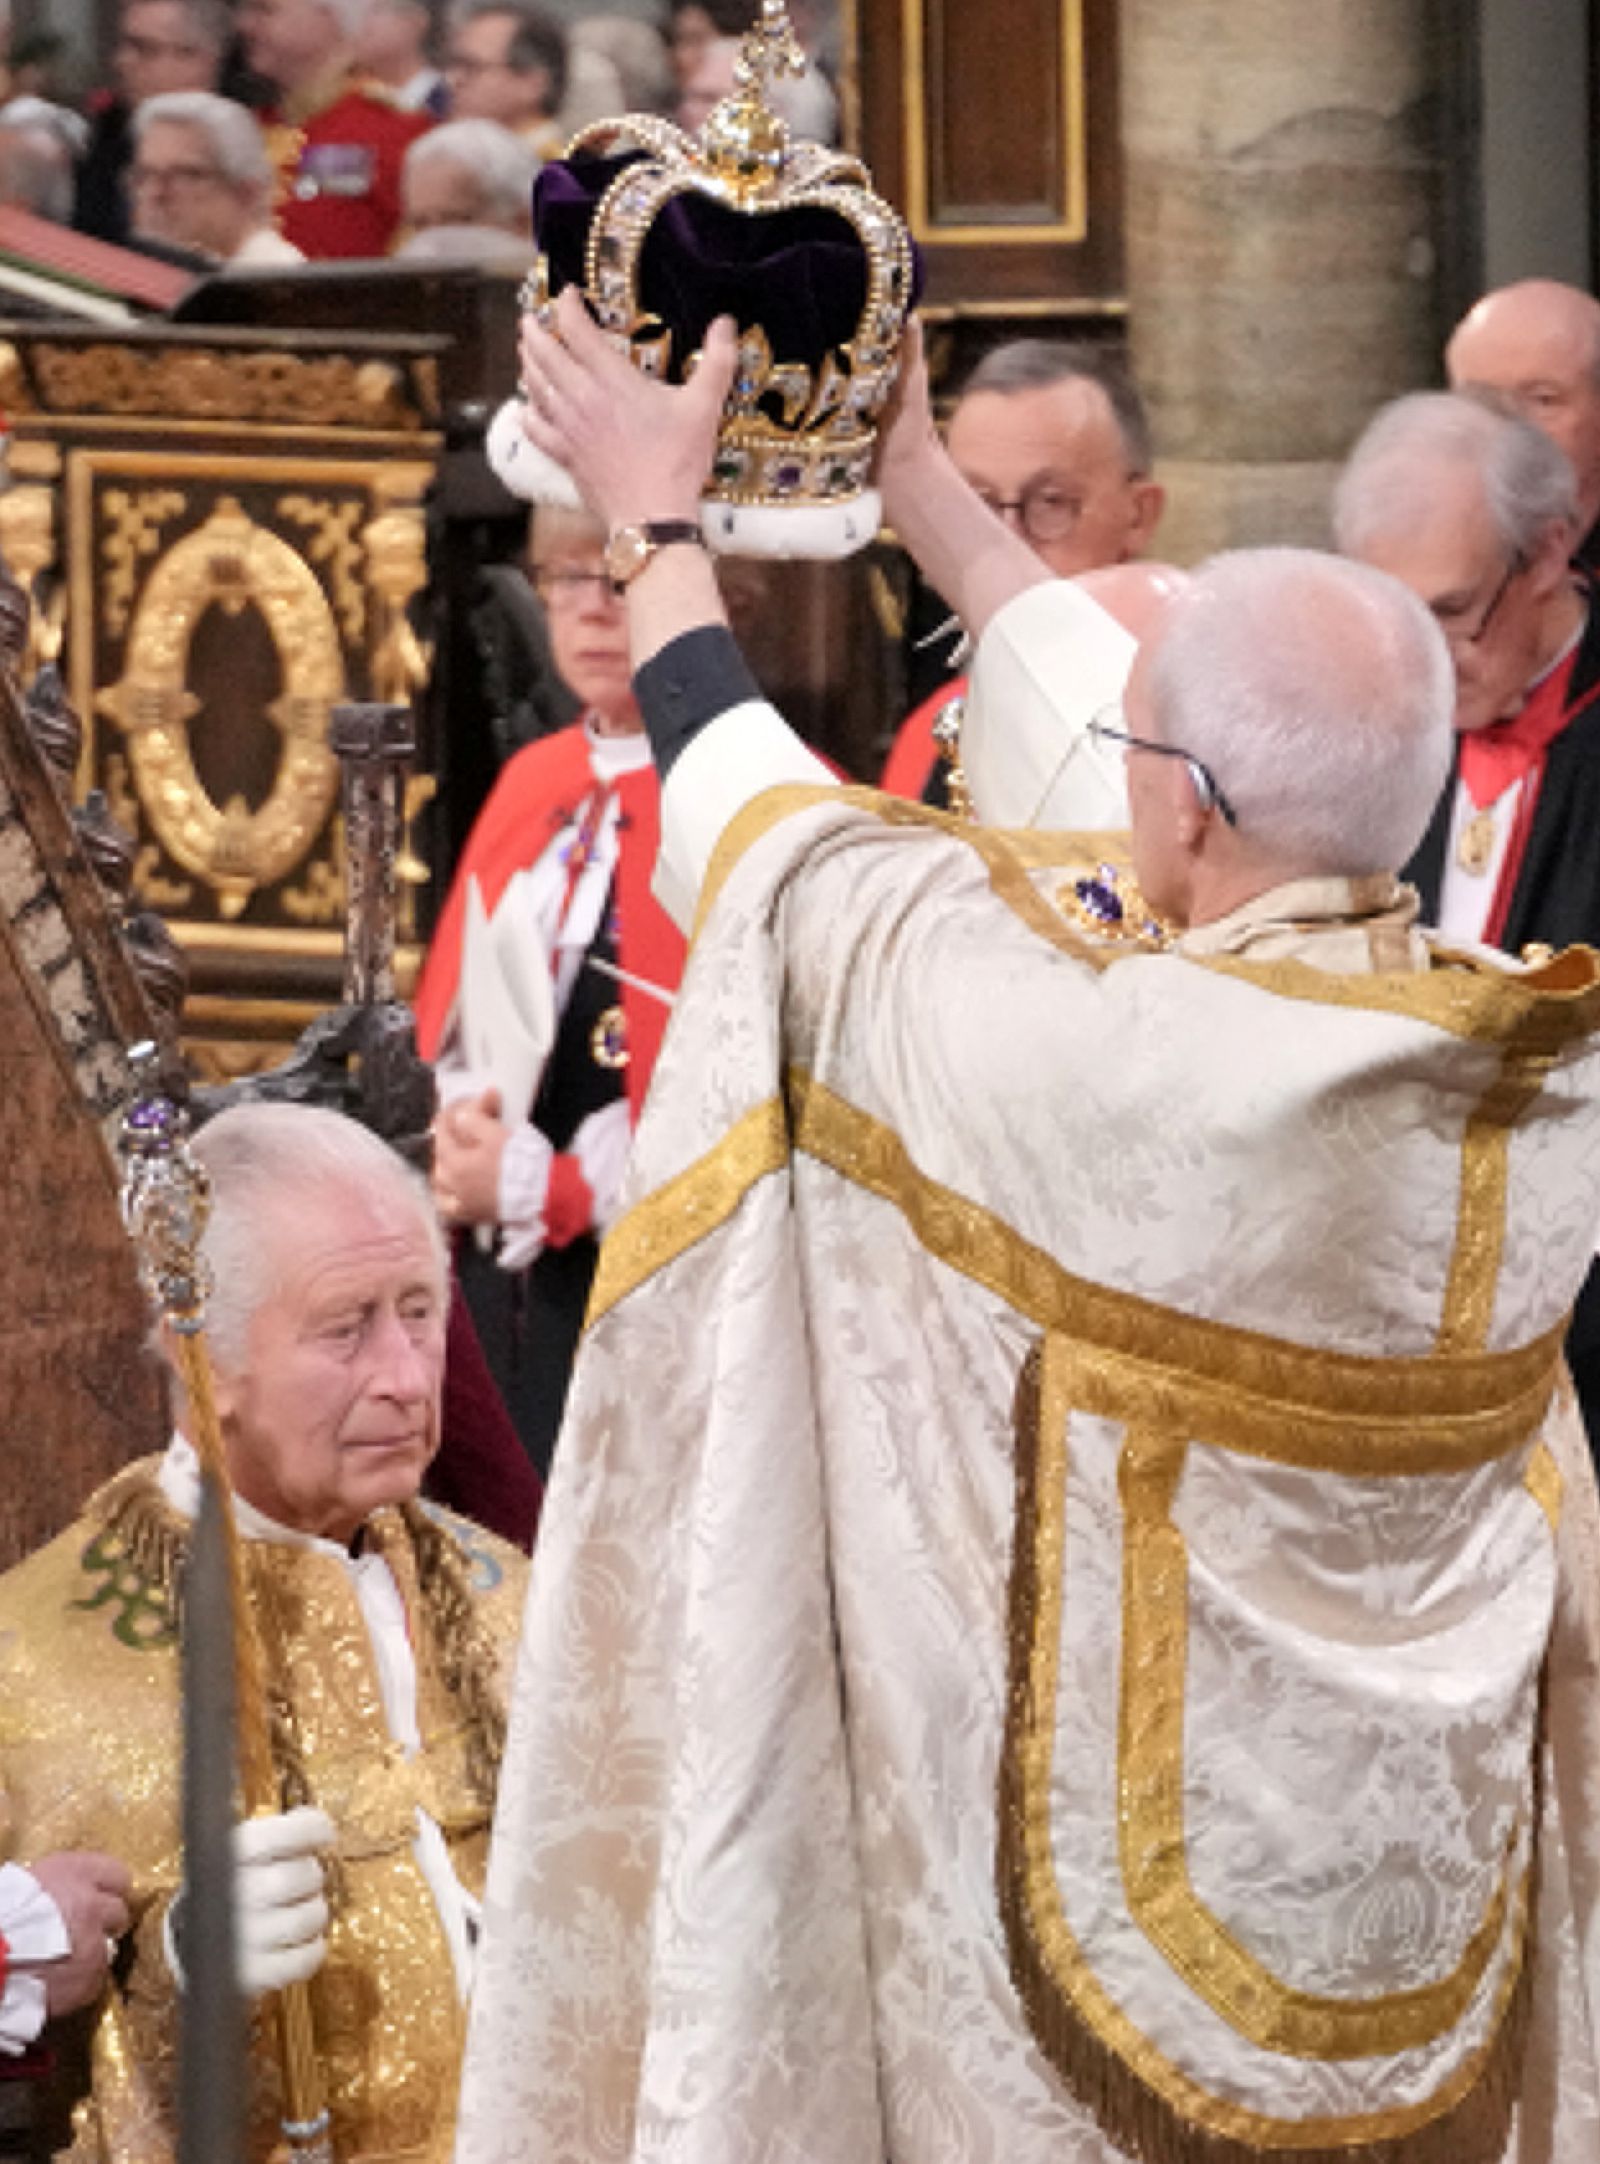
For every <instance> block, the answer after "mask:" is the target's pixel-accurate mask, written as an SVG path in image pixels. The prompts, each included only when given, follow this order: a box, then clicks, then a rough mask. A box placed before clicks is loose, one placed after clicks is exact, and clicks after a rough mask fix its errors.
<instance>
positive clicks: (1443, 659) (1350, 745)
mask: <svg viewBox="0 0 1600 2164" xmlns="http://www.w3.org/2000/svg"><path fill="white" fill-rule="evenodd" d="M1452 698H1453V683H1452V678H1451V671H1450V659H1449V655H1448V653H1447V652H1446V649H1445V642H1444V640H1443V638H1442V637H1441V636H1440V633H1439V630H1438V628H1437V626H1436V625H1435V624H1434V623H1433V622H1432V620H1431V619H1430V617H1429V615H1428V612H1427V610H1426V609H1424V608H1423V607H1422V606H1421V605H1420V604H1419V603H1418V602H1417V601H1416V600H1415V599H1414V598H1413V597H1412V596H1411V595H1410V594H1408V593H1407V592H1406V591H1405V589H1404V588H1403V587H1402V586H1401V585H1400V584H1399V583H1398V582H1397V581H1396V580H1394V579H1391V578H1387V577H1385V576H1384V574H1383V573H1381V572H1378V571H1372V570H1369V569H1367V568H1366V567H1365V566H1364V565H1360V564H1352V563H1344V562H1341V561H1340V560H1339V559H1338V558H1337V557H1332V556H1324V555H1320V554H1317V553H1314V552H1313V551H1311V550H1309V549H1247V550H1239V551H1236V552H1235V553H1233V554H1231V555H1227V556H1219V557H1215V558H1213V560H1212V561H1211V562H1210V563H1209V564H1206V565H1204V566H1202V568H1201V569H1200V570H1199V571H1198V572H1197V573H1196V574H1195V576H1194V577H1193V578H1192V579H1190V580H1188V581H1187V582H1185V583H1184V584H1183V585H1181V586H1180V587H1179V589H1178V591H1177V593H1176V594H1175V595H1174V596H1173V598H1172V599H1171V600H1170V601H1168V602H1167V604H1166V606H1165V607H1164V608H1163V609H1162V611H1161V613H1160V615H1159V616H1158V618H1157V619H1156V622H1155V624H1154V625H1153V627H1152V628H1151V630H1150V631H1149V632H1148V634H1147V635H1146V639H1145V643H1144V645H1143V647H1142V648H1141V651H1140V656H1139V660H1138V662H1137V663H1136V665H1135V668H1134V673H1133V676H1132V678H1130V680H1129V685H1128V699H1127V707H1128V716H1129V724H1130V726H1131V727H1132V728H1133V729H1134V732H1135V734H1139V733H1141V725H1142V726H1143V728H1144V729H1147V730H1148V733H1149V734H1150V735H1152V736H1154V737H1156V738H1157V739H1159V740H1160V741H1161V742H1162V743H1165V744H1170V745H1174V746H1177V747H1180V748H1181V749H1182V750H1184V751H1186V752H1189V753H1192V754H1193V755H1194V756H1195V757H1196V758H1197V759H1199V760H1201V761H1203V762H1204V764H1205V766H1206V767H1207V768H1209V770H1210V772H1211V773H1212V775H1213V776H1214V777H1215V779H1216V781H1217V783H1218V784H1219V785H1220V787H1221V788H1222V790H1223V791H1224V793H1225V794H1226V796H1227V799H1228V802H1229V804H1230V805H1231V806H1232V808H1233V809H1234V811H1235V812H1236V813H1237V815H1238V829H1237V834H1236V836H1234V837H1233V842H1234V845H1236V847H1237V849H1238V851H1239V852H1241V853H1242V854H1243V855H1246V856H1249V857H1251V858H1254V859H1257V860H1259V862H1260V864H1261V865H1262V867H1263V868H1264V869H1265V870H1266V871H1269V872H1270V873H1271V874H1272V875H1273V876H1274V877H1275V878H1285V877H1313V876H1319V875H1329V874H1339V875H1344V876H1349V877H1356V876H1360V875H1363V874H1366V873H1372V872H1393V871H1396V870H1398V868H1399V867H1400V865H1401V864H1403V863H1404V862H1405V860H1406V858H1407V857H1408V856H1409V855H1410V854H1411V851H1412V850H1413V849H1414V848H1415V847H1416V845H1417V842H1418V841H1419V840H1420V838H1421V836H1422V832H1423V829H1424V827H1425V826H1426V825H1427V822H1428V816H1429V813H1430V812H1431V811H1432V809H1433V805H1434V801H1435V799H1436V798H1437V796H1438V794H1439V790H1440V788H1441V787H1442V786H1443V783H1444V779H1445V775H1446V773H1447V772H1448V770H1449V764H1450V711H1451V705H1452ZM1135 808H1136V810H1137V804H1136V807H1135Z"/></svg>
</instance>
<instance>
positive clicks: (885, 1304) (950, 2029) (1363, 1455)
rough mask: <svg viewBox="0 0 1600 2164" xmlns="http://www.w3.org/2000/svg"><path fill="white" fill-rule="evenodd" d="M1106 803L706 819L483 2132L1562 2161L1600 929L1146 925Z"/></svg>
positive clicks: (972, 2160)
mask: <svg viewBox="0 0 1600 2164" xmlns="http://www.w3.org/2000/svg"><path fill="white" fill-rule="evenodd" d="M721 726H722V725H721V724H717V725H714V728H720V727H721ZM772 726H773V724H772V721H771V720H770V718H768V719H761V718H759V717H752V716H750V715H745V716H744V718H743V721H742V724H741V728H742V735H743V738H744V740H745V741H747V742H749V741H753V740H755V739H756V738H758V737H759V736H760V734H761V731H762V730H763V729H767V730H770V729H771V728H772ZM712 733H714V731H713V732H708V736H709V735H710V734H712ZM706 744H707V737H702V738H701V739H700V740H698V742H697V744H696V745H695V746H694V747H692V748H691V751H690V753H689V754H686V760H690V759H694V758H695V757H696V756H697V755H698V754H699V753H700V751H701V748H702V747H703V746H705V745H706ZM711 756H712V754H711V752H709V751H708V752H707V753H706V757H705V761H704V763H705V764H706V765H709V763H710V759H711ZM797 765H798V761H794V762H793V763H792V765H791V771H794V768H795V767H796V766H797ZM691 771H692V770H691ZM679 778H680V776H679V770H677V769H675V770H674V774H673V777H672V779H671V781H670V782H669V784H668V789H667V793H666V819H667V826H668V830H669V842H670V839H671V826H672V820H673V789H674V787H675V786H677V784H678V782H679ZM679 840H680V844H682V843H683V835H682V831H681V830H680V835H679ZM683 846H684V852H685V853H684V854H682V855H680V859H679V862H680V866H681V864H682V863H685V862H689V863H692V862H693V860H694V850H693V848H692V847H690V846H688V845H687V844H684V845H683ZM1107 846H1108V845H1106V844H1105V843H1104V842H1103V841H1102V840H1096V839H1092V838H1091V839H1089V840H1087V841H1083V840H1080V841H1077V842H1074V841H1073V840H1072V839H1071V838H1069V837H1063V836H1054V837H1050V838H1048V839H1046V838H1043V837H1040V836H1037V835H1030V836H1024V837H1015V838H1012V839H1007V838H1006V837H1004V836H996V835H989V834H984V833H982V832H980V831H977V830H971V829H967V830H962V829H958V828H955V827H954V826H952V825H951V824H950V823H949V822H946V821H941V820H940V819H939V818H938V817H937V816H936V815H929V814H924V813H921V812H920V811H917V810H914V809H911V808H908V807H904V806H899V805H895V804H892V803H890V802H889V801H888V800H885V799H878V798H874V797H871V796H868V795H866V794H864V793H862V794H857V793H854V792H852V793H848V794H845V793H840V792H837V791H808V790H792V791H790V792H788V793H787V794H778V795H774V796H772V797H769V798H766V799H763V800H761V801H760V802H758V803H756V804H754V805H753V806H751V807H749V809H748V811H747V813H746V815H745V817H744V818H743V819H742V821H740V822H738V823H737V824H736V825H735V827H734V829H733V830H732V831H731V833H730V834H729V835H728V836H727V837H726V839H725V841H724V845H723V850H722V856H721V859H720V862H719V864H718V866H717V868H716V873H715V876H714V879H713V885H714V886H716V887H717V889H718V891H717V892H716V895H715V899H714V901H713V903H712V905H711V907H710V910H709V915H708V916H707V919H706V921H705V924H704V927H703V929H702V932H701V935H700V937H699V939H698V941H697V944H696V947H695V950H694V953H693V956H692V960H691V965H690V969H689V973H688V976H687V978H686V980H685V985H684V989H683V992H682V994H681V996H680V1001H679V1006H678V1010H677V1014H676V1017H675V1021H674V1027H673V1030H672V1032H671V1034H670V1036H669V1039H668V1043H667V1046H666V1049H665V1052H664V1055H663V1058H662V1062H661V1065H660V1067H659V1068H658V1071H657V1081H656V1088H655V1092H654V1094H653V1097H652V1100H651V1103H650V1106H649V1107H648V1109H647V1112H646V1116H645V1119H644V1122H643V1124H642V1126H641V1128H640V1131H639V1136H638V1141H637V1145H636V1152H635V1160H634V1168H633V1172H632V1175H631V1184H632V1192H633V1195H634V1198H635V1201H634V1207H633V1208H632V1210H631V1211H630V1212H629V1214H628V1215H627V1216H625V1217H624V1219H623V1221H622V1222H621V1224H620V1225H619V1227H618V1228H617V1230H616V1232H615V1233H614V1234H613V1235H612V1238H611V1240H610V1241H609V1242H608V1244H607V1247H606V1249H605V1252H604V1255H603V1259H602V1265H601V1275H600V1279H599V1282H598V1284H597V1288H596V1298H595V1307H594V1311H593V1316H592V1321H591V1328H590V1332H589V1336H588V1339H587V1341H586V1346H585V1350H584V1353H583V1356H582V1358H581V1359H580V1363H579V1367H578V1371H577V1377H576V1380H575V1384H574V1391H573V1399H572V1403H571V1406H570V1409H569V1413H568V1420H567V1426H566V1429H565V1431H564V1434H563V1438H562V1442H561V1446H560V1449H559V1451H558V1453H557V1460H556V1474H555V1481H554V1485H553V1487H552V1490H551V1493H550V1496H549V1499H548V1501H547V1505H546V1515H545V1518H544V1521H543V1524H542V1527H541V1536H540V1550H539V1555H538V1557H537V1559H536V1567H535V1572H534V1578H533V1584H532V1590H531V1594H530V1601H529V1608H528V1615H527V1623H526V1631H525V1640H524V1655H525V1657H524V1659H523V1661H522V1663H521V1669H520V1679H519V1690H518V1699H517V1705H516V1709H515V1714H514V1719H513V1724H512V1733H511V1739H510V1746H509V1750H508V1755H507V1759H506V1763H505V1769H504V1772H503V1775H502V1787H501V1803H500V1814H499V1819H498V1822H497V1837H496V1843H495V1849H494V1853H493V1857H492V1860H491V1868H490V1875H489V1884H488V1891H487V1899H486V1940H485V1946H484V1953H483V1967H482V1970H481V1972H480V1979H479V1987H478V1996H477V2001H476V2005H475V2009H474V2016H473V2025H472V2034H471V2039H470V2043H469V2051H468V2061H467V2074H466V2086H465V2092H464V2098H463V2111H462V2120H461V2126H462V2136H461V2147H460V2152H459V2153H460V2156H461V2158H462V2160H463V2164H533V2160H535V2159H538V2160H540V2164H557V2160H560V2164H612V2160H618V2164H620V2160H623V2159H637V2160H640V2164H644V2160H649V2164H800V2160H816V2164H883V2160H884V2159H889V2160H890V2164H950V2160H953V2159H960V2160H961V2164H1105V2160H1110V2159H1116V2158H1121V2157H1123V2156H1126V2155H1131V2154H1135V2153H1138V2154H1143V2155H1146V2156H1158V2157H1166V2156H1171V2157H1173V2158H1185V2159H1187V2158H1197V2159H1198V2158H1203V2159H1205V2160H1206V2164H1230V2160H1233V2159H1236V2158H1244V2157H1246V2156H1261V2155H1269V2156H1270V2155H1275V2154H1276V2155H1281V2156H1283V2157H1285V2158H1287V2157H1289V2156H1291V2155H1292V2156H1295V2157H1298V2158H1300V2159H1302V2160H1305V2159H1307V2158H1315V2159H1318V2160H1320V2159H1323V2158H1333V2157H1348V2156H1350V2155H1351V2153H1352V2150H1353V2147H1354V2145H1356V2144H1358V2143H1365V2144H1367V2146H1366V2147H1363V2148H1362V2149H1361V2151H1360V2154H1361V2157H1362V2160H1363V2164H1389V2160H1393V2164H1412V2160H1418V2164H1438V2160H1445V2164H1486V2160H1491V2159H1493V2158H1496V2157H1501V2156H1504V2157H1506V2158H1511V2159H1515V2160H1516V2164H1567V2160H1568V2159H1576V2158H1578V2157H1580V2156H1587V2155H1590V2154H1594V2153H1600V2072H1597V2068H1596V2053H1595V2037H1596V2034H1597V2020H1596V2010H1597V2007H1600V1938H1597V1918H1600V1887H1597V1871H1600V1796H1597V1795H1596V1793H1595V1786H1596V1781H1597V1769H1600V1721H1597V1713H1596V1701H1595V1685H1596V1670H1597V1650H1596V1649H1597V1647H1600V1624H1597V1619H1596V1614H1595V1603H1596V1599H1597V1587H1600V1533H1597V1525H1600V1509H1597V1504H1596V1499H1595V1492H1594V1483H1593V1478H1592V1474H1591V1472H1590V1469H1589V1463H1588V1458H1587V1453H1586V1450H1585V1448H1584V1444H1583V1438H1582V1435H1581V1432H1580V1431H1579V1429H1578V1427H1577V1423H1576V1417H1575V1415H1574V1414H1573V1412H1572V1411H1571V1408H1570V1404H1569V1402H1568V1400H1567V1398H1566V1396H1565V1394H1564V1393H1563V1391H1562V1388H1561V1386H1560V1382H1559V1374H1558V1357H1559V1351H1558V1349H1559V1338H1560V1330H1561V1325H1562V1321H1563V1317H1564V1315H1565V1312H1566V1310H1567V1307H1568V1305H1569V1304H1570V1301H1571V1299H1572V1296H1573V1293H1574V1291H1575V1289H1576V1286H1577V1284H1578V1282H1579V1280H1580V1278H1581V1276H1582V1274H1583V1270H1584V1268H1585V1266H1586V1263H1587V1257H1588V1250H1589V1247H1590V1244H1591V1241H1590V1234H1591V1230H1592V1225H1593V1222H1594V1220H1595V1216H1596V1212H1597V1209H1600V1108H1597V1103H1596V1090H1597V1086H1600V1050H1597V1042H1596V1030H1597V1028H1600V981H1597V969H1596V966H1595V964H1594V962H1593V959H1592V958H1588V957H1584V956H1577V957H1573V958H1569V959H1568V960H1567V961H1564V962H1559V963H1557V964H1555V965H1553V966H1552V967H1551V968H1549V969H1547V970H1545V971H1543V972H1535V973H1515V972H1511V971H1505V970H1502V969H1500V968H1498V967H1497V966H1496V965H1495V964H1494V963H1493V962H1492V961H1491V960H1489V959H1487V958H1484V957H1481V956H1473V957H1464V958H1461V959H1451V958H1449V957H1447V956H1445V955H1443V954H1442V953H1436V952H1433V951H1431V950H1430V948H1429V947H1428V945H1427V943H1426V942H1425V941H1424V939H1423V938H1422V937H1421V935H1419V934H1418V933H1417V932H1416V930H1415V928H1414V927H1413V925H1412V924H1411V922H1410V903H1409V901H1408V898H1407V897H1406V895H1405V892H1404V890H1402V889H1399V888H1398V887H1397V886H1396V885H1395V883H1394V882H1392V881H1366V882H1361V883H1358V884H1351V883H1347V882H1339V881H1318V882H1307V883H1304V884H1302V885H1300V886H1297V887H1291V888H1286V889H1282V890H1279V892H1278V893H1276V894H1274V895H1271V896H1267V897H1263V898H1262V899H1261V900H1259V901H1258V902H1257V903H1255V904H1252V905H1251V906H1250V907H1249V908H1248V909H1246V910H1243V911H1241V912H1239V913H1238V914H1237V915H1236V916H1235V917H1234V918H1232V919H1229V920H1225V921H1224V922H1223V923H1222V924H1221V925H1212V926H1209V927H1207V928H1205V930H1204V931H1203V932H1201V933H1199V934H1196V935H1194V936H1193V937H1191V938H1189V939H1186V940H1185V941H1183V942H1180V944H1179V945H1178V947H1177V948H1176V949H1175V950H1172V951H1168V952H1154V951H1147V950H1146V949H1144V948H1143V947H1141V946H1140V945H1139V944H1138V943H1137V942H1135V941H1131V940H1128V941H1125V940H1122V939H1119V938H1117V937H1114V936H1108V935H1105V934H1103V933H1099V932H1097V931H1095V930H1094V929H1092V928H1091V927H1090V925H1089V924H1088V923H1086V921H1085V918H1084V910H1083V907H1082V903H1083V895H1082V894H1081V892H1080V890H1079V888H1078V881H1079V880H1080V879H1082V878H1093V877H1096V876H1097V867H1098V865H1099V863H1100V861H1101V859H1102V857H1104V856H1105V855H1106V854H1107ZM1094 898H1095V897H1094V896H1092V895H1091V897H1090V899H1094ZM1535 1862H1536V1863H1537V1870H1535V1868H1534V1866H1535ZM1535 1905H1536V1915H1534V1917H1533V1929H1532V1931H1531V1933H1530V1931H1529V1930H1528V1928H1527V1927H1528V1923H1529V1914H1530V1908H1532V1907H1534V1906H1535ZM1523 1977H1525V1978H1526V1980H1527V1981H1526V1985H1525V1987H1521V1988H1519V1978H1523ZM1524 1989H1525V1991H1526V1996H1527V1998H1528V1999H1529V2000H1531V2013H1528V2012H1527V2009H1526V2007H1525V2005H1524ZM1525 2018H1526V2021H1527V2034H1526V2039H1525V2040H1524V2030H1523V2022H1524V2019H1525Z"/></svg>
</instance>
